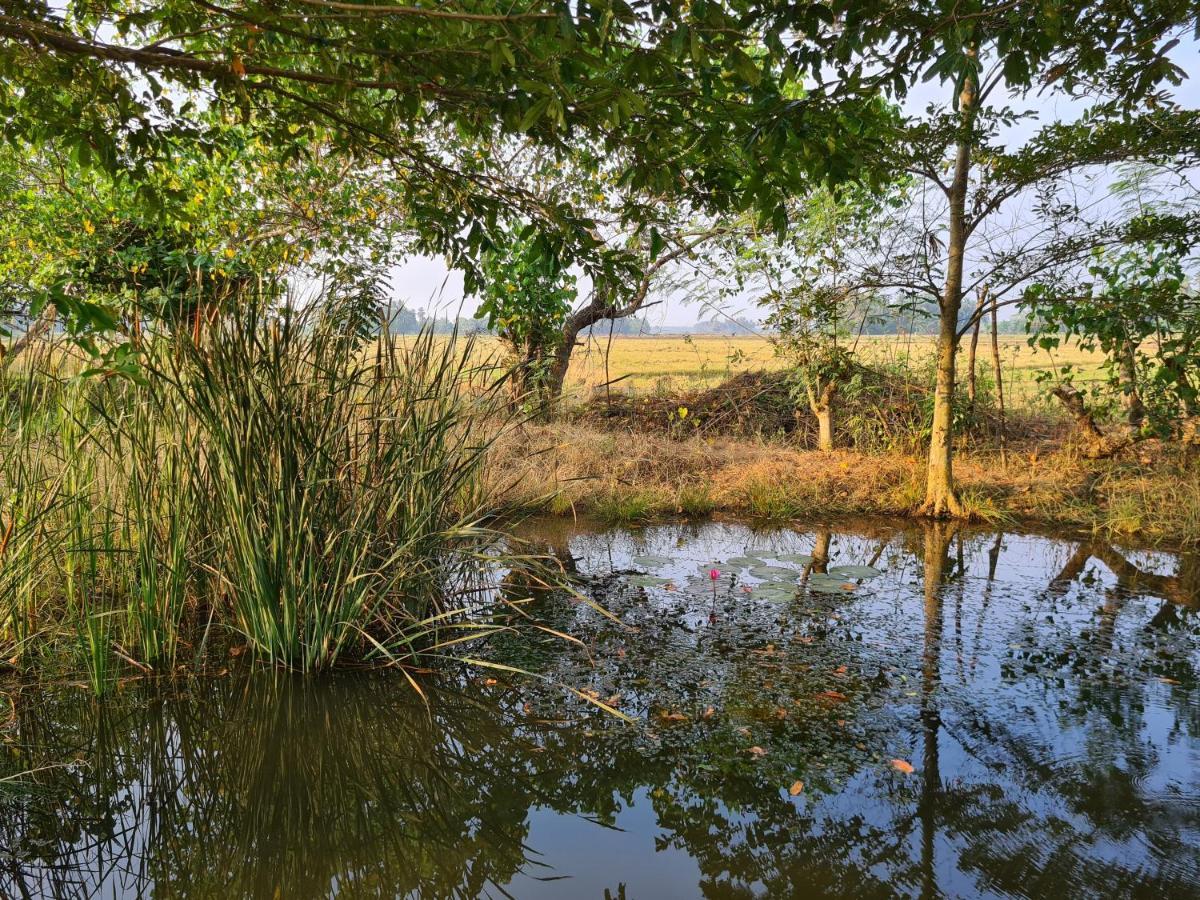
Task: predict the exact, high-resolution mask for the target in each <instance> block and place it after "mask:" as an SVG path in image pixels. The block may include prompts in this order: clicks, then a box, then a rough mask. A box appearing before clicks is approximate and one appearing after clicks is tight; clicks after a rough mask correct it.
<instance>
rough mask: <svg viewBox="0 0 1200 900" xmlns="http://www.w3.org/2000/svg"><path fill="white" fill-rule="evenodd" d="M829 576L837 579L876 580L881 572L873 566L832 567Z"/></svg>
mask: <svg viewBox="0 0 1200 900" xmlns="http://www.w3.org/2000/svg"><path fill="white" fill-rule="evenodd" d="M829 574H830V575H833V576H835V577H837V578H877V577H878V576H880V575H882V574H883V572H881V571H880V570H879V569H876V568H875V567H874V566H834V567H833V568H831V569H830V570H829Z"/></svg>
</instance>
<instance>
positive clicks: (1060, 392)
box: [1051, 382, 1135, 459]
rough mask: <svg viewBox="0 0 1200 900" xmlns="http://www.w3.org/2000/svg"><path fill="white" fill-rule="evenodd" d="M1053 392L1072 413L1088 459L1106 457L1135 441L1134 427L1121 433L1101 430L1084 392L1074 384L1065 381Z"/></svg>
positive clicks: (1084, 453)
mask: <svg viewBox="0 0 1200 900" xmlns="http://www.w3.org/2000/svg"><path fill="white" fill-rule="evenodd" d="M1051 393H1052V394H1054V396H1055V397H1057V398H1058V399H1059V400H1061V401H1062V405H1063V406H1065V407H1066V408H1067V412H1068V413H1070V414H1071V419H1072V420H1073V421H1074V422H1075V429H1076V430H1077V431H1078V432H1079V433H1080V435H1081V436H1082V437H1083V439H1084V449H1083V455H1084V456H1085V457H1086V458H1087V459H1105V458H1107V457H1109V456H1112V455H1113V454H1114V453H1116V452H1117V451H1119V450H1122V449H1124V448H1125V447H1128V446H1129V445H1130V444H1132V443H1133V438H1134V435H1135V432H1134V430H1133V429H1132V428H1129V429H1126V430H1125V432H1124V433H1123V434H1119V435H1107V434H1105V433H1104V432H1103V431H1101V430H1100V426H1099V425H1097V424H1096V420H1095V419H1093V418H1092V414H1091V413H1090V412H1089V411H1088V408H1087V404H1085V403H1084V401H1083V394H1082V393H1080V391H1079V389H1078V388H1076V387H1075V386H1074V385H1070V384H1066V383H1065V382H1064V383H1063V384H1060V385H1058V386H1057V387H1056V388H1054V390H1053V391H1051Z"/></svg>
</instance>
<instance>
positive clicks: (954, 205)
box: [919, 77, 975, 517]
mask: <svg viewBox="0 0 1200 900" xmlns="http://www.w3.org/2000/svg"><path fill="white" fill-rule="evenodd" d="M974 99H975V82H974V79H973V77H968V78H967V80H966V84H965V85H964V87H963V90H962V93H961V95H960V106H961V109H962V123H961V124H962V128H963V130H964V132H965V133H964V134H962V135H961V136H960V137H959V139H958V146H957V149H956V152H955V157H954V178H953V180H952V181H951V182H950V185H949V188H948V190H947V192H946V194H947V200H948V201H949V206H950V233H949V236H948V241H947V246H946V284H945V287H944V288H943V291H942V297H941V301H940V302H939V304H938V305H939V307H940V316H939V327H938V342H937V384H936V386H935V388H934V394H933V425H932V428H931V429H930V433H929V465H928V468H927V470H926V475H925V502H924V503H923V504H922V505H921V508H920V510H919V512H920V513H921V515H926V516H935V517H941V516H961V515H963V512H964V510H963V505H962V502H961V501H960V500H959V498H958V491H957V490H956V488H955V485H954V459H953V453H954V376H955V372H954V364H955V354H956V353H957V352H958V313H959V310H960V309H961V307H962V282H963V256H964V255H965V252H966V246H967V235H968V228H967V216H966V205H967V188H968V186H969V180H970V173H971V134H970V132H971V131H973V129H974V110H973V109H972V106H973V103H974Z"/></svg>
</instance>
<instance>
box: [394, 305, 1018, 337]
mask: <svg viewBox="0 0 1200 900" xmlns="http://www.w3.org/2000/svg"><path fill="white" fill-rule="evenodd" d="M972 311H973V310H970V309H964V310H963V312H962V315H961V316H960V322H961V324H963V325H965V324H966V323H967V321H968V320H969V319H970V316H971V313H972ZM864 318H865V321H864ZM389 321H390V322H391V329H390V330H391V332H392V334H417V333H418V332H419V331H421V330H422V329H423V328H429V329H432V330H433V332H434V333H435V334H449V333H450V332H451V331H453V330H454V328H455V326H456V325H457V328H458V333H459V334H491V333H492V332H491V330H490V329H489V328H488V327H487V324H486V323H485V322H484V321H483V320H482V319H476V318H474V317H472V316H459V317H458V318H457V319H452V318H450V317H449V316H445V317H441V316H438V315H436V314H434V315H430V314H428V313H426V312H425V311H424V310H421V309H415V310H414V309H408V308H406V307H400V308H399V309H393V310H392V311H391V312H390V315H389ZM984 324H985V326H987V325H988V323H984ZM1027 325H1028V317H1027V316H1025V315H1016V316H1013V317H1011V318H1008V319H1002V320H1001V321H1000V328H999V330H1000V333H1001V334H1026V333H1027V332H1028V328H1027ZM610 329H611V334H613V335H614V336H628V335H647V336H650V335H659V336H669V335H681V336H682V335H687V334H724V335H730V336H737V335H739V334H764V333H767V332H768V331H769V329H768V328H767V326H765V325H763V324H762V323H761V322H757V321H755V320H754V319H751V318H748V317H745V316H731V317H726V318H713V319H709V320H699V321H696V322H694V323H692V324H691V325H655V324H653V323H651V322H648V321H647V320H646V319H644V318H641V317H639V316H630V317H629V318H626V319H617V320H615V321H611V322H602V323H601V324H599V325H597V326H596V327H595V328H594V329H593V330H592V336H593V337H605V336H607V335H608V334H609V333H610ZM847 330H849V331H851V332H854V333H862V334H870V335H888V334H936V333H937V316H936V313H935V311H933V310H926V309H910V310H893V309H884V310H880V311H873V312H871V313H870V314H869V315H867V316H865V317H860V318H859V319H858V322H857V323H853V324H849V325H848V326H847Z"/></svg>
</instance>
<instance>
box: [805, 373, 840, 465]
mask: <svg viewBox="0 0 1200 900" xmlns="http://www.w3.org/2000/svg"><path fill="white" fill-rule="evenodd" d="M835 393H836V385H834V383H833V382H830V383H829V384H827V385H825V387H824V388H822V389H821V393H820V394H819V395H818V394H817V392H816V391H814V390H813V389H812V388H811V387H809V388H808V406H809V409H811V410H812V413H813V415H814V416H816V417H817V449H818V450H820V451H821V452H822V453H831V452H832V451H833V395H834V394H835Z"/></svg>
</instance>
